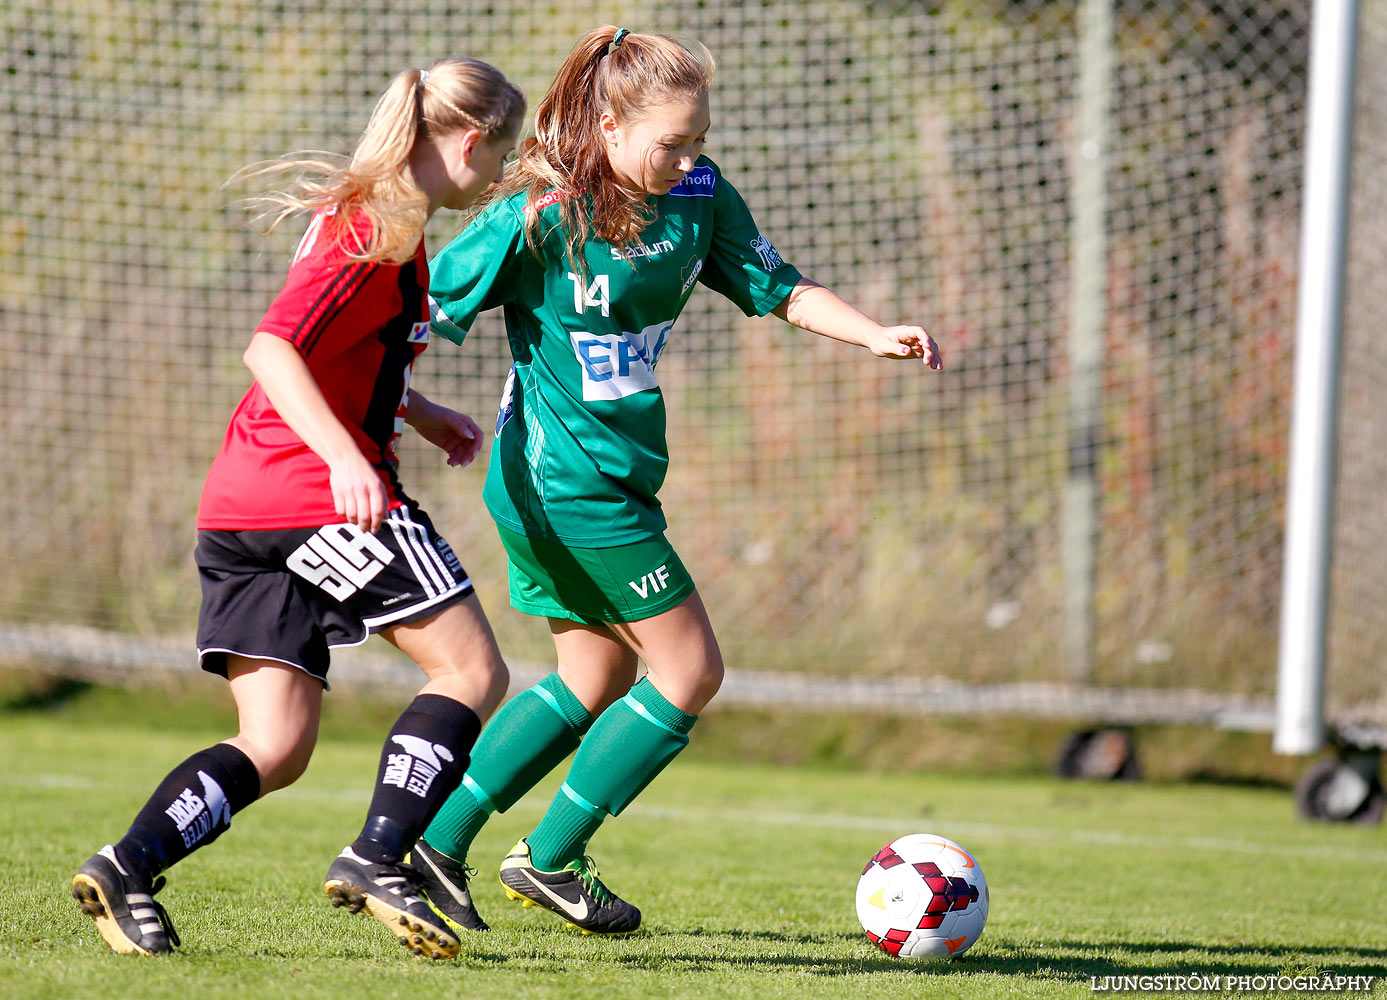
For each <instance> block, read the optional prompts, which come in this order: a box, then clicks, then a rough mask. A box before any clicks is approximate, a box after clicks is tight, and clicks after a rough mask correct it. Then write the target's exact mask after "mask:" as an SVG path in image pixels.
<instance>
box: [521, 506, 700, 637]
mask: <svg viewBox="0 0 1387 1000" xmlns="http://www.w3.org/2000/svg"><path fill="white" fill-rule="evenodd" d="M496 530H497V531H498V532H499V533H500V535H501V544H502V545H504V546H505V548H506V555H507V556H509V561H510V573H509V576H510V602H511V606H512V607H514V608H515V609H516V610H517V611H523V612H525V613H526V614H530V615H543V616H544V617H546V618H568V619H570V620H572V621H575V622H582V623H583V624H584V625H602V624H604V623H607V622H635V621H640V620H641V619H642V618H652V617H654V616H655V615H658V614H660V613H661V612H663V611H668V610H669V609H670V608H672V607H674V606H675V605H677V604H679V603H680V602H681V601H683V600H684V599H685V598H686V597H688V596H689V595H690V594H692V593H693V592H694V582H693V578H692V577H690V576H689V571H688V570H687V569H685V568H684V564H683V563H682V562H681V561H680V559H679V554H678V553H676V552H675V551H674V547H673V546H671V545H670V544H669V542H668V540H666V538H665V536H664V535H663V534H659V535H654V536H652V537H650V538H646V539H642V540H641V541H639V542H632V543H630V544H629V545H613V546H610V547H608V548H601V549H580V548H574V547H572V546H569V545H565V544H564V543H562V542H557V541H554V540H553V539H548V538H536V537H532V536H530V535H521V534H518V533H516V532H514V531H510V530H509V529H507V528H503V527H500V526H499V525H498V526H497V529H496Z"/></svg>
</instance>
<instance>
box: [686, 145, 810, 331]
mask: <svg viewBox="0 0 1387 1000" xmlns="http://www.w3.org/2000/svg"><path fill="white" fill-rule="evenodd" d="M800 277H801V275H800V273H799V270H798V269H796V268H795V267H794V265H792V264H787V263H786V262H785V261H784V260H782V259H781V257H780V254H778V253H777V252H776V250H775V247H774V246H772V245H771V242H770V241H769V240H767V239H766V238H765V237H764V236H762V235H761V231H760V230H759V229H758V228H757V227H756V220H755V219H753V218H752V217H751V210H750V209H749V208H747V207H746V202H745V201H743V200H742V196H741V194H739V193H738V191H737V189H736V188H734V187H733V186H732V185H731V184H730V183H729V182H728V180H727V178H726V177H724V176H722V174H721V172H720V171H719V173H718V179H717V185H716V186H715V187H714V188H713V241H712V245H711V246H710V248H709V250H708V259H707V260H706V261H705V262H704V266H703V272H702V273H701V274H700V275H699V278H698V280H699V281H701V282H702V283H703V284H705V285H707V286H708V287H709V288H711V289H713V291H715V292H718V293H719V294H721V295H724V296H726V297H727V298H729V299H731V300H732V301H733V302H734V303H736V304H737V307H738V308H739V309H741V310H742V312H744V313H746V314H747V315H748V316H764V315H766V314H767V313H768V312H770V311H771V310H772V309H774V308H775V307H776V306H778V305H780V303H782V302H784V301H785V296H787V295H789V294H790V290H791V289H793V288H794V287H795V285H796V284H797V283H798V282H799V280H800Z"/></svg>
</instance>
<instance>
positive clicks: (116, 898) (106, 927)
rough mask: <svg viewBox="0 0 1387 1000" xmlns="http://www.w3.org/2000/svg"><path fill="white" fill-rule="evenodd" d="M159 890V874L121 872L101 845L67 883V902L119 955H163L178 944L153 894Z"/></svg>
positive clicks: (117, 862)
mask: <svg viewBox="0 0 1387 1000" xmlns="http://www.w3.org/2000/svg"><path fill="white" fill-rule="evenodd" d="M163 887H164V878H163V876H162V875H161V876H160V877H159V878H157V879H155V880H154V881H153V883H152V884H151V883H150V880H149V878H148V877H147V876H144V875H137V874H132V873H131V872H128V871H126V870H125V867H124V866H123V865H122V864H121V863H120V859H119V858H117V857H116V851H115V848H113V847H112V846H111V845H110V844H107V845H106V846H105V847H103V848H102V849H101V850H99V851H97V852H96V853H95V854H93V855H92V856H91V857H89V858H88V859H87V863H86V864H84V865H83V866H82V867H81V869H79V870H78V872H77V874H76V875H75V876H73V879H72V898H73V899H75V900H77V902H78V903H80V904H81V906H82V912H83V913H85V914H86V915H87V916H89V917H91V918H92V920H94V921H96V929H97V930H98V931H99V932H100V933H101V937H102V939H103V940H104V941H105V942H106V943H107V944H108V945H110V948H111V950H112V951H114V952H116V953H117V954H120V955H164V954H168V953H169V952H171V951H173V949H174V948H175V947H176V946H177V945H179V944H181V942H180V941H179V940H178V932H177V931H175V930H174V929H173V921H172V920H170V919H169V914H168V911H167V910H165V909H164V907H163V904H161V903H159V902H157V901H156V900H155V899H154V894H155V893H156V892H158V891H159V890H160V889H162V888H163Z"/></svg>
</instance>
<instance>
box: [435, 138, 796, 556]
mask: <svg viewBox="0 0 1387 1000" xmlns="http://www.w3.org/2000/svg"><path fill="white" fill-rule="evenodd" d="M545 200H547V201H549V202H550V204H548V205H542V207H541V214H540V220H541V222H542V223H543V230H542V231H543V232H545V233H546V234H547V235H546V238H545V242H544V244H543V245H542V246H541V248H540V253H539V254H538V255H536V254H535V253H533V252H531V251H530V249H529V248H528V247H527V246H526V243H525V236H524V232H523V227H524V208H525V195H524V194H523V193H520V194H516V195H514V196H512V197H510V198H508V199H506V200H503V201H498V202H495V203H494V204H492V205H490V206H488V207H487V208H486V209H485V210H484V211H483V212H482V213H481V214H480V215H479V216H478V217H477V218H476V219H475V220H473V222H472V223H471V224H470V225H469V226H468V227H467V228H466V229H465V230H464V231H463V232H462V234H461V235H459V236H458V237H457V238H456V239H454V240H453V241H452V242H451V243H449V244H448V245H447V246H446V247H444V248H443V249H442V250H441V251H440V252H439V253H438V255H437V256H436V257H435V258H434V259H433V261H432V263H431V265H430V272H431V273H430V278H429V292H430V296H431V298H432V299H433V302H432V307H433V328H434V330H435V331H437V333H438V334H439V335H440V336H442V337H446V338H447V339H449V340H452V341H454V342H455V343H461V342H462V339H463V337H464V336H465V335H466V333H467V330H468V329H469V328H470V327H471V325H472V322H473V320H475V319H476V317H477V314H478V313H479V312H482V311H483V310H486V309H491V308H494V307H496V306H501V307H502V309H503V312H504V316H505V322H506V333H507V336H508V338H509V340H510V349H511V355H512V357H513V358H514V361H515V364H514V365H513V366H512V368H511V374H510V377H509V378H508V379H507V381H506V387H505V391H504V394H503V397H502V400H501V408H500V413H499V414H498V416H497V420H496V440H495V443H494V445H493V448H492V455H491V467H490V469H489V470H488V472H487V478H486V485H485V487H484V489H483V498H484V499H485V501H486V505H487V508H488V509H489V510H490V511H491V515H492V516H493V517H494V518H495V519H496V521H497V523H499V524H501V525H502V526H504V527H507V528H510V529H511V530H512V531H516V532H521V533H524V534H529V535H541V536H544V537H547V538H553V539H557V540H558V541H561V542H564V543H566V544H569V545H574V546H581V547H586V548H600V547H605V546H610V545H624V544H627V543H629V542H633V541H638V540H640V539H643V538H647V537H649V536H651V535H653V534H656V533H658V532H661V531H663V530H664V528H665V517H664V514H663V513H662V512H661V511H660V501H659V500H658V499H657V496H656V494H657V493H658V492H659V489H660V484H661V483H663V482H664V478H665V470H666V467H667V466H668V464H669V450H668V446H667V444H666V441H665V401H664V395H663V394H662V393H661V391H660V384H659V382H658V380H657V379H656V374H655V371H656V365H657V364H658V363H659V360H660V355H661V353H663V352H664V350H665V349H666V347H668V345H669V340H670V337H671V335H672V332H673V330H674V326H675V321H676V320H677V319H678V317H679V313H680V312H681V311H682V310H683V308H684V303H685V302H687V301H688V300H689V296H690V295H691V294H692V292H693V288H694V285H695V284H697V283H702V284H705V285H707V286H708V287H710V288H712V289H714V290H715V291H718V292H721V293H722V294H723V295H725V296H727V298H729V299H731V300H732V301H733V302H734V303H736V304H737V305H738V306H739V307H740V308H741V309H742V311H743V312H745V313H746V314H747V315H748V316H753V315H755V316H764V315H765V314H766V313H768V312H770V311H771V310H772V309H774V308H775V307H776V306H778V305H779V304H780V303H781V302H783V301H784V299H785V297H786V296H787V295H788V294H789V293H790V290H791V289H792V288H793V287H794V286H795V283H796V282H798V281H799V280H800V273H799V271H797V270H796V269H795V268H794V267H793V266H791V265H789V264H787V263H785V261H783V260H781V258H780V255H779V254H777V253H776V250H775V248H774V247H773V246H772V245H771V244H770V242H769V241H768V240H767V239H766V238H765V237H764V236H762V235H761V233H760V231H759V230H758V229H757V228H756V223H755V221H754V220H753V219H752V217H751V212H750V211H748V209H747V207H746V203H745V202H744V201H742V197H741V195H739V194H738V193H737V191H736V189H735V188H733V187H732V185H731V184H729V183H728V182H727V180H726V179H725V178H724V177H723V176H722V173H721V171H719V170H718V168H717V166H716V165H714V164H713V162H712V161H711V160H709V159H708V158H707V157H700V158H699V160H698V163H697V164H696V165H695V166H694V168H693V170H691V171H689V173H688V174H687V175H686V176H685V177H684V179H683V181H681V182H680V183H679V185H678V186H677V187H675V188H673V189H672V190H671V191H670V192H669V193H668V194H665V195H660V196H658V197H655V198H653V203H654V206H655V209H656V212H657V215H656V218H655V221H654V222H652V223H651V224H650V225H649V226H647V227H646V228H645V229H644V230H643V231H642V232H641V234H640V236H639V237H638V240H637V241H636V242H633V243H630V244H627V245H625V246H617V245H614V244H611V243H608V242H606V241H604V240H600V239H597V238H596V237H592V238H590V239H589V240H588V241H587V243H586V244H585V245H584V246H583V249H582V255H583V263H584V270H585V272H586V273H585V274H583V275H581V276H580V275H579V274H577V273H576V272H575V270H574V268H572V267H571V266H570V265H569V262H568V259H567V256H566V253H565V248H564V242H563V237H562V235H561V233H560V232H559V227H558V213H559V209H558V207H557V205H556V204H555V202H556V198H555V196H554V195H550V196H549V197H548V198H547V199H545Z"/></svg>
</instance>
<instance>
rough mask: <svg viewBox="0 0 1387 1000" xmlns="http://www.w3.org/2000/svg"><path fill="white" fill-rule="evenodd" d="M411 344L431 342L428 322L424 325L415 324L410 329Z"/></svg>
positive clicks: (423, 323)
mask: <svg viewBox="0 0 1387 1000" xmlns="http://www.w3.org/2000/svg"><path fill="white" fill-rule="evenodd" d="M409 342H410V343H411V344H427V343H428V342H429V323H428V320H425V321H424V322H422V323H415V324H414V325H413V326H411V327H410V328H409Z"/></svg>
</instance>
